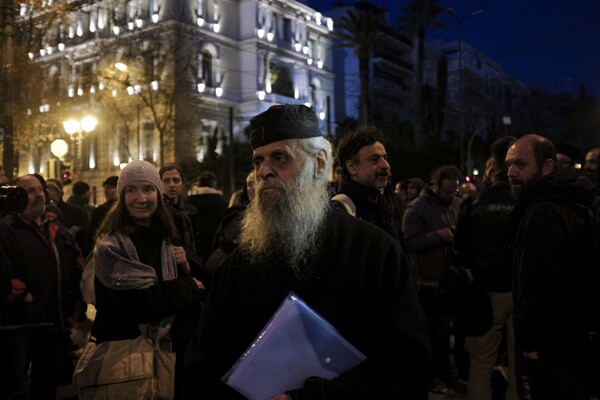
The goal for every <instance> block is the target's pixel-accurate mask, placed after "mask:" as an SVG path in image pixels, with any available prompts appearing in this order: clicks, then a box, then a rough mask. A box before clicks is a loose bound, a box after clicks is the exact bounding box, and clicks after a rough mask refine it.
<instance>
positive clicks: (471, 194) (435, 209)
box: [0, 105, 600, 400]
mask: <svg viewBox="0 0 600 400" xmlns="http://www.w3.org/2000/svg"><path fill="white" fill-rule="evenodd" d="M250 125H251V139H250V144H251V147H252V155H251V157H252V168H251V170H250V171H249V173H248V176H247V178H246V184H245V185H244V187H243V188H242V189H240V190H239V191H238V192H237V193H236V194H235V196H233V195H232V198H231V200H230V201H229V202H228V201H227V199H225V198H224V197H223V195H222V193H221V192H220V191H219V189H218V185H217V177H216V175H215V174H214V173H212V172H211V171H205V172H203V173H202V174H200V177H199V179H198V182H194V184H195V185H194V186H193V188H192V189H190V190H189V192H188V190H186V186H189V185H186V184H187V182H185V177H184V173H183V170H182V169H181V168H180V167H179V166H178V165H177V164H176V163H169V164H166V165H163V166H162V167H161V168H160V169H157V168H156V167H155V166H154V165H153V164H151V163H149V162H147V161H143V160H134V161H131V162H130V163H128V164H127V165H126V166H125V167H124V168H123V169H122V170H121V172H120V174H119V175H118V176H109V177H106V179H105V180H104V182H103V189H104V194H105V200H106V202H105V203H104V204H102V205H99V206H96V207H95V206H93V205H91V204H90V187H89V185H88V184H87V183H85V182H83V181H79V182H75V183H74V184H73V187H72V195H71V196H70V197H69V199H67V201H64V200H63V196H64V189H65V188H64V187H63V186H62V184H61V182H60V181H57V180H54V179H48V180H45V179H44V178H43V177H42V176H40V175H35V174H34V175H30V174H28V175H23V176H19V177H17V178H16V179H14V180H13V181H12V182H8V181H5V182H4V183H6V184H8V183H10V184H11V185H14V186H17V187H19V188H22V189H23V190H24V191H25V192H26V193H27V202H26V204H24V205H23V209H22V210H21V211H20V212H17V213H8V212H4V210H1V209H0V212H2V218H1V220H0V268H1V272H2V275H1V277H2V281H1V282H0V295H1V296H2V297H1V298H0V360H2V362H3V364H4V368H3V371H4V373H3V375H2V382H1V383H0V398H6V399H56V397H57V388H58V387H59V386H61V385H65V384H69V383H70V382H71V378H72V375H73V367H74V363H75V362H76V361H77V357H78V355H80V354H81V352H80V351H78V350H81V349H78V348H77V347H78V346H77V344H75V343H74V342H73V340H72V330H73V327H74V325H75V324H77V322H78V321H80V320H81V319H87V318H90V319H92V320H93V321H91V326H90V328H89V331H88V332H87V336H86V340H89V341H93V342H95V343H103V342H110V341H119V340H126V339H134V338H137V337H140V336H142V337H144V338H147V339H148V340H150V341H152V342H155V343H160V346H161V348H162V347H163V345H168V348H170V349H172V351H173V352H174V353H175V354H176V363H175V369H174V374H173V376H174V381H173V382H172V383H173V387H174V392H173V394H172V398H175V399H197V398H204V399H211V400H212V399H215V400H216V399H242V398H244V397H243V396H242V395H241V394H240V393H239V392H237V391H236V390H234V389H233V388H232V387H230V386H229V385H228V384H226V383H225V382H224V380H223V379H222V378H223V376H224V375H226V374H227V373H228V371H229V370H230V369H231V368H232V366H234V365H236V362H237V361H238V359H239V358H240V357H241V356H242V355H243V354H245V352H246V351H247V350H248V348H249V347H250V346H251V345H252V344H253V343H254V341H255V339H256V338H257V337H258V336H259V335H260V334H261V332H263V329H264V327H265V325H266V324H267V323H268V322H269V321H270V320H271V318H272V317H273V315H274V313H275V312H276V311H277V309H278V307H279V305H280V304H281V303H282V301H283V300H284V299H285V298H286V297H287V296H288V295H289V294H290V293H294V295H295V296H298V297H299V298H301V299H302V300H303V301H304V302H306V304H308V305H309V306H310V307H311V308H312V309H314V310H315V311H316V312H317V313H318V314H319V315H320V316H322V318H324V319H325V320H326V321H328V322H329V323H330V324H331V325H333V326H334V327H335V328H336V329H337V331H338V332H339V334H340V335H341V336H343V337H344V338H345V340H347V341H348V342H349V343H351V344H352V345H353V346H355V347H356V348H357V349H358V350H359V351H360V352H361V353H362V354H364V356H365V358H366V360H365V361H363V362H361V363H359V364H358V365H356V366H354V367H352V368H350V369H349V370H346V371H339V372H340V373H339V374H338V375H337V376H336V377H334V378H331V377H329V378H325V377H323V376H319V375H318V374H317V375H314V374H310V373H309V372H307V375H306V376H305V379H304V380H303V381H302V382H299V383H298V384H297V385H296V386H295V387H288V388H285V389H284V390H282V391H281V392H277V393H273V394H272V396H271V398H272V399H274V400H286V399H287V400H300V399H370V398H389V399H410V400H425V399H428V397H429V394H430V393H437V394H443V393H445V392H446V391H447V390H448V389H449V388H450V387H453V386H454V389H455V390H464V391H465V392H466V396H467V398H468V399H470V400H490V399H501V398H502V399H505V400H516V399H519V400H523V399H532V400H540V399H543V400H553V399H557V400H559V399H560V400H562V399H573V400H590V399H593V398H598V397H599V396H600V363H598V360H599V359H600V317H598V312H597V310H596V308H597V306H596V305H597V304H598V295H597V293H598V290H597V287H598V284H599V282H600V268H597V266H596V265H595V263H596V261H595V260H596V259H597V255H598V254H597V250H598V244H597V242H596V240H595V239H596V238H595V237H594V235H597V232H596V231H595V230H594V229H593V226H592V225H593V224H594V223H595V221H594V220H592V219H591V217H590V215H589V213H588V207H589V206H590V204H591V203H592V201H593V199H594V197H595V196H598V195H599V191H600V147H598V148H593V149H590V150H589V151H588V152H587V153H586V154H585V160H580V159H579V157H580V156H581V154H583V153H582V152H581V151H579V149H577V148H576V147H574V146H572V145H569V144H566V143H558V144H556V145H554V144H553V143H552V142H551V141H550V140H548V139H547V138H545V137H543V136H539V135H535V134H528V135H524V136H522V137H518V138H516V137H510V136H509V137H502V138H500V139H498V140H497V141H495V142H494V143H493V144H492V145H491V146H490V153H489V159H488V162H487V163H486V169H485V176H484V179H483V180H482V181H481V182H480V183H478V184H477V185H475V184H473V183H471V182H466V181H465V179H464V175H463V174H462V173H461V171H460V170H459V168H457V167H456V166H454V165H440V166H437V167H436V168H434V169H433V170H432V171H431V174H430V176H429V177H428V179H426V180H424V179H421V178H419V177H410V178H406V179H404V180H402V181H398V182H393V181H392V175H391V165H390V163H389V161H388V155H387V152H386V147H385V135H384V132H382V131H381V129H379V128H377V127H375V126H365V125H361V126H358V127H357V128H356V129H354V130H352V131H351V132H348V133H347V134H345V135H344V136H343V137H342V138H341V139H340V141H339V143H338V144H337V145H336V148H335V149H334V148H333V146H332V144H331V143H330V142H329V141H328V140H327V139H325V138H324V137H323V135H322V132H321V131H320V129H319V121H318V118H317V116H316V115H315V113H314V111H313V110H312V109H310V108H308V107H306V106H302V105H276V106H272V107H270V108H269V109H268V110H266V111H265V112H263V113H261V114H259V115H257V116H255V117H254V118H253V119H252V120H251V121H250ZM581 161H583V167H582V168H580V169H578V168H576V166H577V165H578V162H581ZM466 183H468V184H466ZM88 305H93V308H94V310H95V315H94V316H93V317H90V316H87V315H86V314H85V310H86V309H87V307H88ZM318 345H319V344H315V346H318ZM320 345H321V346H323V344H322V343H321V344H320ZM325 346H327V345H326V344H325ZM278 356H280V355H278ZM290 357H291V358H292V360H294V359H296V360H297V359H299V358H300V357H303V355H302V354H295V355H291V356H290ZM331 362H332V360H331V359H329V358H328V359H327V360H325V361H323V363H325V364H328V363H331ZM453 370H455V371H456V372H454V371H453ZM498 377H499V379H500V380H501V381H502V383H503V384H498V380H497V379H498ZM271 379H272V380H277V379H278V377H277V376H273V377H272V378H271Z"/></svg>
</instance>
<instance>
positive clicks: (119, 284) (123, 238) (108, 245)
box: [81, 233, 177, 341]
mask: <svg viewBox="0 0 600 400" xmlns="http://www.w3.org/2000/svg"><path fill="white" fill-rule="evenodd" d="M160 265H161V272H162V277H163V280H165V281H169V280H172V279H175V278H177V263H176V261H175V253H174V252H173V245H171V244H170V243H167V241H165V240H163V242H162V245H161V249H160ZM94 275H95V276H96V277H98V280H99V281H100V282H101V283H102V284H103V285H104V286H106V287H107V288H109V289H112V290H135V289H147V288H149V287H151V286H154V285H156V284H157V282H158V277H157V275H156V271H155V270H154V268H152V267H151V266H149V265H146V264H143V263H141V262H140V259H139V257H138V254H137V251H136V249H135V246H134V245H133V242H132V241H131V239H130V238H129V236H127V235H123V234H121V233H112V234H107V235H104V236H102V237H101V238H98V241H97V242H96V247H95V248H94V252H93V255H92V257H91V258H90V259H89V260H88V262H87V263H86V265H85V269H84V272H83V277H82V285H81V287H82V291H83V296H84V299H85V301H86V302H88V303H91V304H94V302H95V294H94ZM174 319H175V315H170V316H168V317H166V318H163V319H162V320H160V321H158V322H157V323H152V324H146V323H144V324H139V328H140V332H141V333H142V335H144V337H146V338H148V339H151V340H153V341H159V340H160V339H161V338H162V337H163V336H164V335H166V334H167V333H168V332H169V329H170V328H171V325H172V324H173V320H174Z"/></svg>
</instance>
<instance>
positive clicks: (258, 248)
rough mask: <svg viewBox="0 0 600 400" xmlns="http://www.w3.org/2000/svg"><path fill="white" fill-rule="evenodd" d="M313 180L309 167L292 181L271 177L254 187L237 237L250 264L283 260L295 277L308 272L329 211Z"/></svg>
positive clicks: (322, 191)
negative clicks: (239, 234)
mask: <svg viewBox="0 0 600 400" xmlns="http://www.w3.org/2000/svg"><path fill="white" fill-rule="evenodd" d="M313 177H314V173H313V168H304V169H303V172H302V174H301V175H300V176H299V177H298V178H297V179H296V180H294V181H292V182H287V183H286V182H282V181H281V180H279V179H278V178H272V177H271V178H268V179H267V180H266V181H260V182H259V183H258V184H257V185H256V194H255V197H254V199H253V201H252V202H251V203H250V204H249V205H248V208H247V209H246V213H245V215H244V218H243V220H242V232H241V238H240V248H241V250H242V251H243V252H244V253H245V254H246V255H247V256H248V257H249V260H250V262H251V263H253V264H254V263H257V264H261V263H266V264H269V263H273V262H278V263H281V262H282V261H283V262H284V263H285V264H286V266H287V267H289V268H291V269H292V270H293V271H294V273H295V274H296V276H298V277H299V278H303V277H305V276H307V275H308V274H309V273H310V264H311V263H310V262H311V261H312V260H313V259H314V256H315V255H316V249H317V245H318V241H319V233H320V232H321V231H322V228H323V227H324V226H325V217H326V214H327V212H328V210H329V194H328V192H327V187H326V185H325V184H324V183H323V182H322V181H320V180H317V179H315V178H313ZM267 188H268V190H266V189H267Z"/></svg>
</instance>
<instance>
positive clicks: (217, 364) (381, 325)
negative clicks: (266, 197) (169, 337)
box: [184, 208, 430, 400]
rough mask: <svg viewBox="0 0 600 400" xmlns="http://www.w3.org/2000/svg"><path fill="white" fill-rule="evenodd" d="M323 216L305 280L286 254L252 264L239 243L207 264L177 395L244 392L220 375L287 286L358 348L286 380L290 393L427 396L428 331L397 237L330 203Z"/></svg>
mask: <svg viewBox="0 0 600 400" xmlns="http://www.w3.org/2000/svg"><path fill="white" fill-rule="evenodd" d="M327 218H328V219H327V226H326V228H325V229H324V231H323V232H322V236H321V240H320V245H319V247H318V248H317V249H316V259H315V261H314V262H313V263H311V265H313V266H314V269H313V272H314V273H312V274H310V276H309V277H307V278H305V279H299V278H297V277H296V275H295V274H294V272H293V271H292V270H291V269H290V268H287V267H285V260H281V262H280V263H279V262H274V263H271V264H269V265H256V264H254V265H251V264H249V262H248V260H247V259H246V257H245V256H244V254H243V251H242V250H241V249H240V248H238V249H236V250H235V251H234V252H233V253H232V254H231V256H230V257H229V258H228V259H227V261H226V262H225V264H223V265H222V266H221V267H219V268H218V269H217V270H216V271H215V275H214V280H213V281H212V284H211V287H210V289H209V295H208V296H209V297H208V300H207V304H206V307H205V309H204V312H203V314H202V317H201V320H200V323H199V325H198V329H197V330H196V333H195V335H194V338H193V339H192V342H191V343H190V346H189V348H188V352H187V354H186V368H185V378H184V380H185V382H186V395H187V397H186V398H190V399H197V398H205V399H212V400H219V399H242V398H243V397H241V396H240V395H239V394H238V393H236V392H235V391H234V390H232V389H230V388H228V387H227V386H226V385H225V384H224V383H222V382H221V380H220V379H221V377H222V376H223V375H224V374H225V373H226V372H227V371H228V369H229V368H230V367H231V366H232V365H233V364H234V363H235V361H236V360H237V359H238V358H239V357H240V356H241V355H242V354H243V353H244V351H245V350H246V348H247V347H248V346H249V345H250V343H252V341H253V340H254V339H255V338H256V336H257V335H258V334H259V333H260V332H261V330H262V328H263V326H264V325H265V323H266V322H267V321H268V320H269V318H270V317H271V315H272V314H273V312H274V311H275V310H276V309H277V307H278V306H279V305H280V303H281V302H282V300H283V299H284V298H285V297H286V295H287V294H288V293H289V292H290V290H293V291H294V292H295V293H296V294H297V295H298V296H299V297H300V298H301V299H303V300H304V301H305V302H306V303H307V304H308V305H309V306H311V307H313V308H314V309H315V311H316V312H317V313H319V314H320V315H322V316H323V317H324V318H325V319H326V320H328V321H329V322H330V323H331V324H332V325H333V326H334V327H336V328H337V329H338V330H339V332H340V333H341V335H342V336H344V337H345V338H346V339H347V340H348V341H349V342H350V343H352V344H353V345H354V346H355V347H357V348H358V350H360V351H361V352H362V353H364V354H365V355H366V356H367V361H365V362H363V363H361V364H359V365H358V366H357V367H355V368H353V369H351V370H350V371H348V372H346V373H344V374H342V375H341V376H339V377H338V378H335V379H332V380H325V379H321V378H317V377H313V378H311V379H308V380H306V381H305V382H304V386H303V388H301V389H296V390H292V389H294V388H289V389H290V392H289V394H290V395H291V397H292V398H293V399H295V400H296V399H303V400H304V399H323V400H324V399H347V400H352V399H370V398H382V399H383V398H385V399H426V398H427V379H428V375H429V368H430V350H429V345H428V340H427V333H426V328H425V323H424V317H423V313H422V310H421V308H420V306H419V302H418V299H417V296H416V290H415V287H414V284H413V280H412V277H411V275H410V270H409V268H408V266H407V265H406V262H405V261H404V260H405V258H403V257H402V256H401V249H400V247H399V245H398V244H397V243H396V242H395V241H394V240H393V239H392V238H391V237H390V236H389V235H388V234H386V233H385V232H383V231H382V230H381V229H379V228H377V227H374V226H373V225H371V224H368V223H365V222H364V221H361V220H359V219H357V218H353V217H351V216H350V215H348V214H347V213H346V212H345V211H343V210H340V209H337V208H333V209H332V211H331V212H330V213H329V215H328V217H327ZM282 373H285V371H282ZM273 378H274V379H277V377H273Z"/></svg>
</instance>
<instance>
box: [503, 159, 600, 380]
mask: <svg viewBox="0 0 600 400" xmlns="http://www.w3.org/2000/svg"><path fill="white" fill-rule="evenodd" d="M593 192H594V187H593V186H592V185H591V184H590V182H589V180H587V179H585V178H583V177H580V176H577V175H576V174H575V173H574V172H573V171H571V170H566V169H565V170H558V171H557V172H555V173H552V174H551V175H549V176H547V177H545V178H543V179H542V181H541V182H540V183H539V184H537V185H536V187H535V188H532V190H531V191H530V192H529V193H528V195H527V197H526V198H524V199H522V200H521V201H520V203H519V204H518V205H517V207H515V209H514V210H513V213H512V218H514V221H515V223H516V224H517V226H518V230H517V233H516V237H515V243H514V247H515V254H514V257H515V271H516V279H515V287H514V292H513V293H514V302H515V334H516V340H517V343H518V344H519V346H520V347H521V349H522V350H524V351H527V352H532V351H538V353H539V357H540V358H541V359H542V360H544V361H546V362H550V363H557V364H561V365H563V366H569V368H573V369H595V370H598V369H599V368H600V364H599V363H598V359H600V339H599V338H598V333H599V332H600V326H599V325H600V317H599V314H598V304H600V295H599V293H600V273H599V271H600V268H598V263H597V258H596V255H594V253H593V252H592V235H591V231H590V229H589V222H590V221H589V219H588V214H587V210H586V208H585V205H586V204H588V203H589V200H590V197H591V195H592V194H593ZM594 332H595V333H594Z"/></svg>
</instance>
